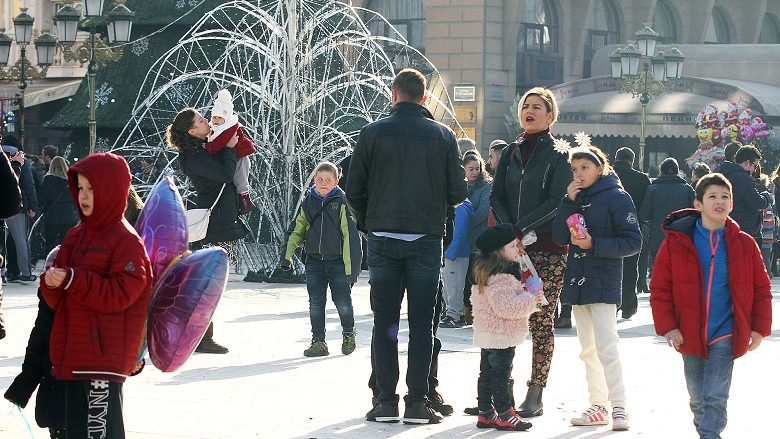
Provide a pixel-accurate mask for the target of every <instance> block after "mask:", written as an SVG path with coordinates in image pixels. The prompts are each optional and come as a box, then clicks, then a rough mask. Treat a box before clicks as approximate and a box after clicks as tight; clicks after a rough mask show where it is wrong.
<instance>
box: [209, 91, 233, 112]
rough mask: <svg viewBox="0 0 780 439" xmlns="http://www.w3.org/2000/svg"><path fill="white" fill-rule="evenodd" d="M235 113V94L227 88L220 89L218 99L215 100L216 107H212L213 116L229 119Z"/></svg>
mask: <svg viewBox="0 0 780 439" xmlns="http://www.w3.org/2000/svg"><path fill="white" fill-rule="evenodd" d="M232 115H233V96H232V95H231V94H230V92H229V91H227V90H220V91H219V93H217V99H216V100H214V107H213V108H212V109H211V117H214V116H219V117H221V118H223V119H227V118H229V117H230V116H232Z"/></svg>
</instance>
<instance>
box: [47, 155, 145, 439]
mask: <svg viewBox="0 0 780 439" xmlns="http://www.w3.org/2000/svg"><path fill="white" fill-rule="evenodd" d="M130 178H131V177H130V168H129V167H128V166H127V162H126V161H125V159H123V158H122V157H119V156H117V155H114V154H108V153H102V154H92V155H90V156H87V157H86V158H84V159H82V160H80V161H78V162H77V163H76V164H75V165H73V166H71V167H70V169H69V170H68V182H69V185H70V191H71V194H72V196H73V199H74V200H75V201H76V205H77V206H78V207H79V215H80V217H81V222H80V223H79V224H78V225H76V226H75V227H73V228H72V229H70V231H68V233H67V235H65V239H64V240H63V242H62V245H61V247H60V251H59V253H58V254H57V257H56V258H55V260H54V263H53V265H52V267H51V268H49V269H47V270H46V272H45V273H44V274H43V276H42V279H41V292H42V294H43V298H44V300H45V301H46V303H47V304H48V305H49V306H50V307H51V308H52V309H53V310H54V324H53V327H52V334H51V342H50V348H49V351H50V354H51V361H52V375H53V376H54V377H55V378H57V379H59V380H65V381H67V431H68V436H69V437H74V438H87V437H90V438H91V437H100V438H124V437H125V435H124V434H125V433H124V421H123V418H122V383H123V382H124V381H125V378H127V376H128V375H129V374H130V371H131V370H132V369H133V368H134V367H135V364H136V361H135V360H136V356H137V355H138V352H139V350H140V347H141V343H142V338H143V334H144V325H145V322H146V315H147V307H148V305H149V300H150V298H151V286H152V274H151V273H152V270H151V265H150V263H149V257H148V256H147V254H146V250H145V248H144V246H143V242H142V241H141V238H140V237H139V236H138V234H137V233H136V232H135V230H134V229H133V226H132V225H130V224H129V223H128V222H127V221H126V220H125V219H124V212H125V208H126V206H127V195H128V192H129V190H130Z"/></svg>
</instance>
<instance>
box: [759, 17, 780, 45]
mask: <svg viewBox="0 0 780 439" xmlns="http://www.w3.org/2000/svg"><path fill="white" fill-rule="evenodd" d="M778 21H780V20H778V18H777V15H775V14H766V15H764V23H763V25H762V26H761V35H760V36H759V37H758V42H759V43H760V44H778V43H780V25H779V24H778Z"/></svg>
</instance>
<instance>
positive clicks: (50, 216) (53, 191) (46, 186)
mask: <svg viewBox="0 0 780 439" xmlns="http://www.w3.org/2000/svg"><path fill="white" fill-rule="evenodd" d="M38 205H39V206H40V207H41V209H42V212H43V226H44V229H45V232H44V236H45V237H46V254H47V255H48V254H49V252H50V251H52V249H53V248H54V247H56V246H58V245H60V243H62V239H63V238H64V237H65V234H66V233H68V230H70V228H71V227H73V226H75V225H76V224H77V223H78V222H79V217H78V214H77V213H76V206H75V204H73V197H72V196H71V194H70V188H69V187H68V162H66V161H65V159H64V158H62V157H59V156H57V157H54V158H53V159H52V161H51V165H49V172H48V173H47V174H46V176H44V177H43V183H41V191H40V192H39V193H38Z"/></svg>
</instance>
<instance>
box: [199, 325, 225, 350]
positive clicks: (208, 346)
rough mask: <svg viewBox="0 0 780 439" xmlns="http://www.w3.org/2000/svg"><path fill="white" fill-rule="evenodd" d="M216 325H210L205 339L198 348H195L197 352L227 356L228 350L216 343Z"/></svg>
mask: <svg viewBox="0 0 780 439" xmlns="http://www.w3.org/2000/svg"><path fill="white" fill-rule="evenodd" d="M212 337H214V323H213V322H212V323H209V327H208V329H206V334H204V335H203V339H202V340H201V341H200V343H198V347H196V348H195V352H199V353H201V354H227V353H228V348H226V347H224V346H222V345H221V344H219V343H217V342H215V341H214V339H213V338H212Z"/></svg>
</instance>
